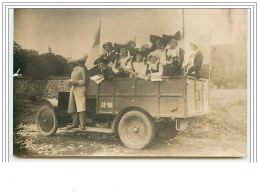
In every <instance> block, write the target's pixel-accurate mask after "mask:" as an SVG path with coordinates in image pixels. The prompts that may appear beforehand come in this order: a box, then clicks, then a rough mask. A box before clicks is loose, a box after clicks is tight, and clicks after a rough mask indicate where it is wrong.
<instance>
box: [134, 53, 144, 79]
mask: <svg viewBox="0 0 259 195" xmlns="http://www.w3.org/2000/svg"><path fill="white" fill-rule="evenodd" d="M131 66H132V70H133V72H132V76H134V77H140V78H141V77H142V76H144V75H145V74H146V64H145V62H144V54H143V52H142V51H140V50H135V55H134V56H133V59H132V60H131Z"/></svg>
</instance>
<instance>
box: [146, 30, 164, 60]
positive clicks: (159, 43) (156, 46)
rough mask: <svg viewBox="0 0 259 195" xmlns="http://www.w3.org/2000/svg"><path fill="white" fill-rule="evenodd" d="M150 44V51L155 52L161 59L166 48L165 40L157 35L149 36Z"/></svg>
mask: <svg viewBox="0 0 259 195" xmlns="http://www.w3.org/2000/svg"><path fill="white" fill-rule="evenodd" d="M150 42H151V43H152V46H151V49H150V51H151V52H152V51H155V52H156V53H157V54H158V55H159V57H161V55H162V53H163V52H164V48H165V46H166V42H165V39H164V38H163V37H159V36H157V35H150Z"/></svg>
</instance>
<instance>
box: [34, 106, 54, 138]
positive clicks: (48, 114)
mask: <svg viewBox="0 0 259 195" xmlns="http://www.w3.org/2000/svg"><path fill="white" fill-rule="evenodd" d="M36 126H37V130H38V132H39V133H40V134H41V135H44V136H52V135H54V134H55V133H56V131H57V129H58V121H57V116H56V113H55V110H54V109H53V108H52V107H51V106H42V107H41V108H40V109H39V111H38V114H37V118H36Z"/></svg>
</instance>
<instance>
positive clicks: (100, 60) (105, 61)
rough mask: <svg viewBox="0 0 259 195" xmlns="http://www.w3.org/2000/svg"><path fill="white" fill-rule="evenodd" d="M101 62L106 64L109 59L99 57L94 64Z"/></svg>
mask: <svg viewBox="0 0 259 195" xmlns="http://www.w3.org/2000/svg"><path fill="white" fill-rule="evenodd" d="M101 62H102V63H104V64H105V65H106V64H107V63H108V60H107V59H104V58H98V59H97V60H95V61H94V65H97V64H99V63H101Z"/></svg>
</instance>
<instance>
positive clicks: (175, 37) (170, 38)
mask: <svg viewBox="0 0 259 195" xmlns="http://www.w3.org/2000/svg"><path fill="white" fill-rule="evenodd" d="M163 37H164V39H165V40H166V42H167V44H168V43H169V41H171V40H172V39H175V40H178V41H180V39H181V33H180V31H177V32H176V33H175V34H174V35H165V34H163Z"/></svg>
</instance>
